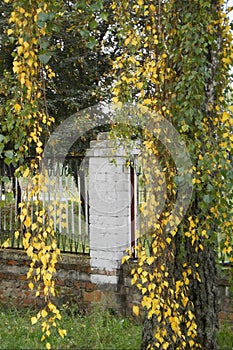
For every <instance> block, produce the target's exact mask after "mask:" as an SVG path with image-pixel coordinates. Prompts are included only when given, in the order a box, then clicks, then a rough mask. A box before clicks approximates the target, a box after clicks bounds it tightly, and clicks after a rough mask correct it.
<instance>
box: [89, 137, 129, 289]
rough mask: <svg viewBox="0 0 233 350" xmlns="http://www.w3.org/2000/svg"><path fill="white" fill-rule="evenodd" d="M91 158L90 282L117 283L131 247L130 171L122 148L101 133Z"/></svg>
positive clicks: (93, 143) (92, 150) (92, 148)
mask: <svg viewBox="0 0 233 350" xmlns="http://www.w3.org/2000/svg"><path fill="white" fill-rule="evenodd" d="M86 156H87V157H89V186H88V192H89V206H90V208H89V220H90V221H89V222H90V226H89V229H90V258H91V281H92V282H93V283H98V284H105V283H110V284H116V283H117V270H118V268H119V267H120V263H121V258H122V257H123V255H124V252H125V249H126V248H128V247H130V241H131V235H130V205H131V195H132V193H131V184H130V169H129V167H127V166H126V154H125V150H124V149H123V147H120V146H119V147H117V148H116V143H115V142H114V141H112V140H109V139H108V133H101V134H99V136H98V138H97V141H91V145H90V149H89V150H88V152H87V155H86Z"/></svg>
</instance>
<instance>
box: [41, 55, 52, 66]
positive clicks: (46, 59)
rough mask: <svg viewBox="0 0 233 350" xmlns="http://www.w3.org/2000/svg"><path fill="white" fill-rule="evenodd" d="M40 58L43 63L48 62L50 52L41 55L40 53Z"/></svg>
mask: <svg viewBox="0 0 233 350" xmlns="http://www.w3.org/2000/svg"><path fill="white" fill-rule="evenodd" d="M38 57H39V60H40V61H41V62H42V63H43V64H47V63H48V62H49V60H50V58H51V55H50V54H47V53H42V54H40V55H38Z"/></svg>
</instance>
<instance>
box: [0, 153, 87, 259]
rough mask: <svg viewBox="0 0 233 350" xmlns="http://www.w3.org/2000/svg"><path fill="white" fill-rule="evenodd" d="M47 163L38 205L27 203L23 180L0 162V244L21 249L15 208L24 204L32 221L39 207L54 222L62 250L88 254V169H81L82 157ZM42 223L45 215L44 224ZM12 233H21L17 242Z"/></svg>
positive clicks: (18, 211) (17, 215)
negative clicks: (6, 243) (45, 179)
mask: <svg viewBox="0 0 233 350" xmlns="http://www.w3.org/2000/svg"><path fill="white" fill-rule="evenodd" d="M47 161H48V164H47V169H48V177H47V183H46V186H47V191H44V192H41V194H40V198H39V204H38V201H36V199H35V198H31V199H30V200H28V196H27V187H28V183H27V182H26V180H25V179H24V178H16V177H15V176H14V168H13V167H12V166H7V165H6V164H5V163H4V161H3V160H0V176H1V177H0V244H2V243H3V242H4V241H5V240H6V239H9V247H10V248H16V249H22V248H23V244H22V242H23V231H24V229H23V226H22V223H21V222H20V220H19V215H20V210H21V209H20V208H19V206H18V205H19V203H20V202H22V201H23V202H25V203H26V205H27V209H28V212H29V213H30V214H29V215H30V216H31V219H32V220H33V217H34V215H35V213H36V211H38V210H39V209H41V208H44V209H45V210H46V213H47V215H49V216H50V217H51V218H52V219H53V223H54V224H53V225H54V227H53V229H54V232H55V235H56V238H57V242H58V246H59V248H60V249H61V251H63V252H68V253H89V225H88V217H89V215H88V214H89V213H88V211H89V210H88V192H87V181H88V175H87V167H86V169H84V167H83V164H82V158H81V157H69V158H67V159H66V161H65V163H64V164H61V163H59V162H58V161H57V162H53V160H52V159H51V160H47ZM27 181H30V178H28V179H27ZM45 220H46V218H45V216H44V217H43V223H45ZM15 231H19V232H20V235H19V237H18V238H17V239H16V238H15V234H14V233H15Z"/></svg>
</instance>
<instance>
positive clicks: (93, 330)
mask: <svg viewBox="0 0 233 350" xmlns="http://www.w3.org/2000/svg"><path fill="white" fill-rule="evenodd" d="M32 315H34V313H33V312H32V311H30V310H21V311H19V310H15V309H8V310H1V309H0V349H9V350H10V349H12V350H16V349H43V348H45V344H44V343H41V341H40V338H41V329H40V325H39V324H37V325H34V326H31V324H30V318H31V316H32ZM60 326H61V328H65V329H66V330H67V336H66V337H65V338H64V339H62V338H61V337H60V336H58V335H57V333H56V330H55V331H54V333H53V336H52V337H51V345H52V348H53V349H80V350H88V349H90V350H92V349H93V350H94V349H103V350H106V349H109V350H110V349H112V350H117V349H118V350H130V349H132V350H137V349H140V341H141V325H139V324H136V323H135V322H133V321H132V319H129V318H123V317H121V316H119V315H115V314H112V313H111V312H109V311H102V310H101V309H100V308H99V309H95V310H93V311H92V312H91V313H88V314H87V315H85V316H83V315H81V314H80V313H78V311H77V310H75V308H73V309H72V310H70V309H68V308H67V307H65V308H63V309H62V320H61V322H60ZM218 341H219V347H220V350H233V332H232V328H231V327H229V326H222V328H221V329H220V331H219V334H218Z"/></svg>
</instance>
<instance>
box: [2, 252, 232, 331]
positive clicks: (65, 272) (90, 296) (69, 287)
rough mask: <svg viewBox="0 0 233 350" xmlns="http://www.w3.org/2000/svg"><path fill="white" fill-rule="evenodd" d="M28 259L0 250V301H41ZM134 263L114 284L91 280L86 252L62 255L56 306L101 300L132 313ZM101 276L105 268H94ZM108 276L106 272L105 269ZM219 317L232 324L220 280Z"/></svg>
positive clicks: (135, 293)
mask: <svg viewBox="0 0 233 350" xmlns="http://www.w3.org/2000/svg"><path fill="white" fill-rule="evenodd" d="M29 263H30V260H29V258H28V257H27V255H26V253H25V252H24V251H17V250H8V249H7V250H0V304H1V305H8V306H16V307H25V306H30V307H38V306H41V305H42V304H43V302H44V299H43V295H41V296H40V297H35V292H34V291H30V290H29V288H28V281H27V277H26V275H27V270H28V266H29ZM133 264H134V263H133V262H132V263H130V264H128V265H124V266H123V267H121V269H119V270H118V274H117V275H118V276H117V278H118V283H117V284H95V283H93V282H91V273H92V271H91V267H90V257H89V256H87V255H68V254H65V255H62V260H61V261H60V262H59V263H58V264H57V275H56V290H57V298H56V303H57V304H58V305H60V306H61V305H63V304H70V305H76V306H78V307H79V309H80V311H85V310H87V309H90V308H91V307H92V305H93V304H96V303H101V304H102V305H103V306H104V307H107V308H111V309H113V310H116V311H118V312H120V313H121V314H123V315H132V306H133V305H135V304H139V303H140V295H139V293H138V290H137V288H136V287H135V286H132V285H131V274H130V272H131V269H132V267H133ZM94 273H95V275H98V273H99V274H101V275H104V273H105V270H101V271H96V270H95V271H94ZM106 275H109V271H106ZM219 320H220V323H225V322H229V323H231V324H232V323H233V295H232V291H231V288H230V287H229V286H228V284H227V280H226V279H225V278H224V277H223V276H221V278H220V279H219Z"/></svg>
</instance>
